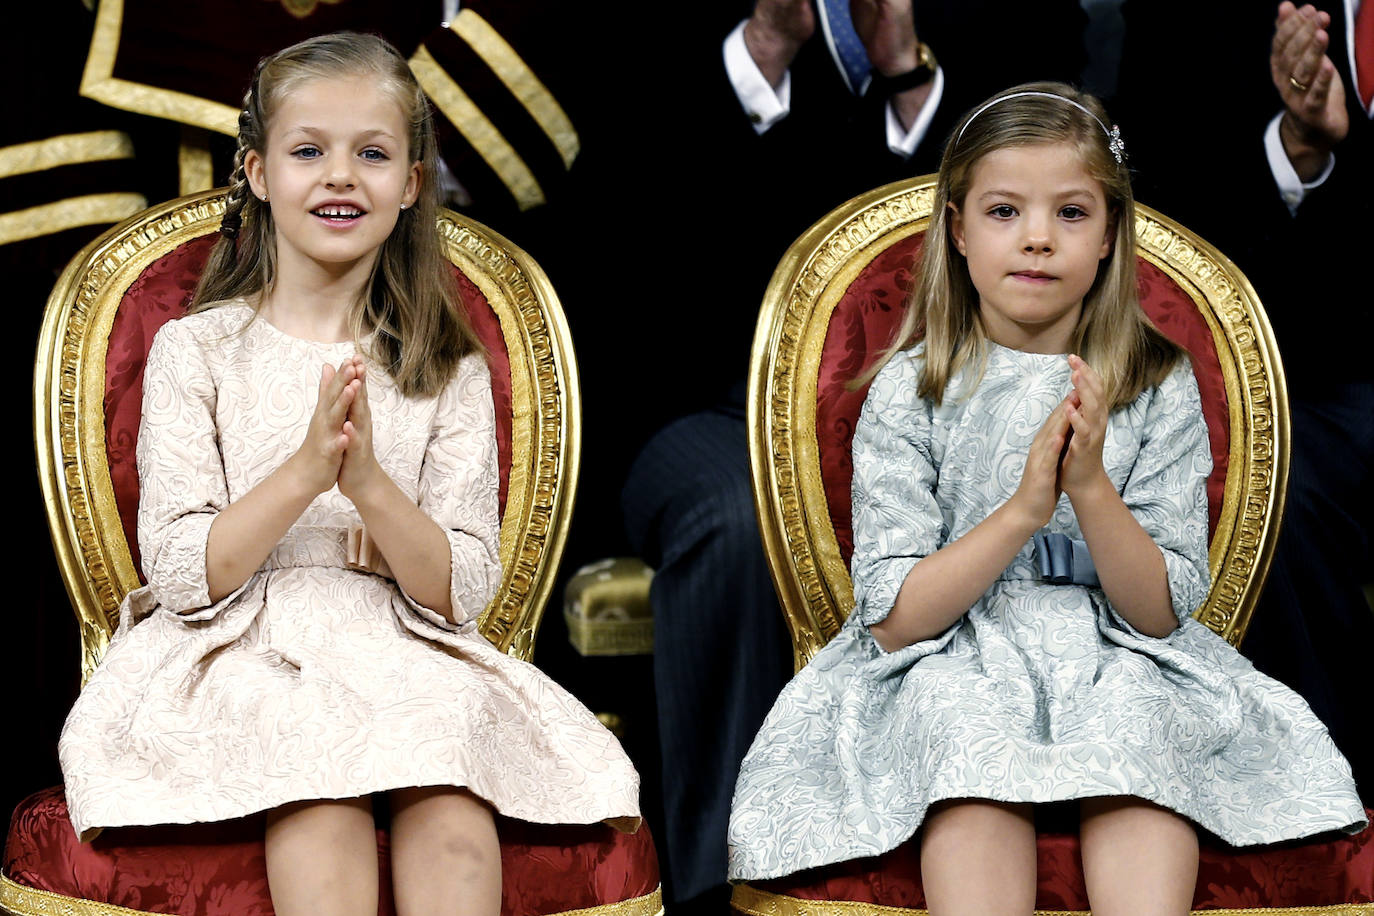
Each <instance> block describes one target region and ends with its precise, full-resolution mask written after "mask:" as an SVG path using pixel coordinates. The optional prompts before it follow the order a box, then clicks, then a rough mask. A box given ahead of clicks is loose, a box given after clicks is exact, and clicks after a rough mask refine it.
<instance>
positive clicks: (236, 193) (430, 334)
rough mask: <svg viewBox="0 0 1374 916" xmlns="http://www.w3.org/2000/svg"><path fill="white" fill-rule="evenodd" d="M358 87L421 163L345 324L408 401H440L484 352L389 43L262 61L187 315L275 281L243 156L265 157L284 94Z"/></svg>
mask: <svg viewBox="0 0 1374 916" xmlns="http://www.w3.org/2000/svg"><path fill="white" fill-rule="evenodd" d="M357 77H366V78H368V79H369V81H371V82H373V83H374V84H375V85H376V86H377V87H378V88H379V89H380V90H381V91H383V92H386V93H388V94H390V95H391V97H392V98H393V99H394V100H395V102H396V104H397V106H398V107H399V108H400V110H401V113H402V115H403V117H404V119H405V121H406V123H407V125H408V128H409V136H408V137H407V141H408V148H409V151H410V152H409V156H410V159H411V161H412V162H418V163H419V164H420V178H421V180H420V191H419V196H418V197H417V198H416V200H415V203H414V205H412V206H411V207H409V208H408V209H405V210H402V211H401V213H400V215H399V217H398V219H397V222H396V226H395V228H394V229H392V231H391V234H390V235H389V236H388V237H387V239H386V241H385V242H383V243H382V247H381V250H380V251H379V252H378V256H377V259H376V262H375V263H374V265H373V269H372V276H371V278H370V279H369V281H368V282H367V284H365V286H364V288H363V290H362V292H361V294H360V295H359V298H358V301H357V302H356V303H354V306H353V308H352V310H351V311H350V314H349V326H350V328H351V329H352V332H353V336H354V339H355V340H356V341H357V342H358V344H359V346H360V347H361V348H362V349H363V350H364V352H366V353H367V355H368V357H369V358H370V359H373V360H375V361H376V362H377V363H379V364H380V365H381V366H382V367H384V368H385V369H386V371H387V373H388V374H389V375H390V376H391V377H392V379H394V380H395V382H396V384H397V387H398V388H400V390H401V392H402V393H403V394H405V395H407V396H415V395H420V396H432V395H435V394H437V393H438V392H439V391H440V390H441V389H442V388H443V386H444V385H445V384H446V383H447V382H448V380H449V378H450V377H451V376H452V374H453V371H454V370H455V369H456V368H457V365H458V361H459V360H460V359H462V358H463V356H465V355H466V354H468V353H472V352H481V345H480V344H479V343H478V341H477V338H476V335H474V334H473V332H472V328H471V326H470V325H469V324H468V321H467V317H466V313H465V310H464V309H463V304H462V302H461V300H460V299H459V296H458V288H457V284H456V283H455V282H454V279H453V275H452V273H451V271H450V269H449V265H448V260H447V259H446V258H445V257H444V254H443V248H442V242H441V240H440V237H439V232H438V229H437V226H436V219H437V217H438V210H439V188H438V181H437V180H436V179H437V175H438V145H437V143H436V141H435V137H434V123H433V115H432V112H431V110H430V107H429V102H428V100H427V99H426V98H425V95H424V93H423V91H422V90H421V89H420V86H419V84H418V83H417V82H416V81H415V77H414V76H413V75H412V74H411V72H410V67H409V65H408V64H407V63H406V60H405V58H404V57H402V56H401V54H400V52H398V51H397V50H396V49H395V48H394V47H392V46H391V45H390V44H388V43H387V42H386V41H385V40H383V39H381V38H378V37H377V36H375V35H364V34H360V33H357V32H335V33H333V34H329V35H320V36H317V37H315V38H310V39H307V40H305V41H303V42H300V43H299V44H295V45H292V46H291V47H289V48H286V49H284V50H282V51H278V52H277V53H276V54H273V55H271V56H269V57H266V58H264V59H263V60H262V61H260V62H259V63H258V65H257V67H256V68H254V70H253V79H252V82H251V83H250V84H249V87H248V92H247V93H246V94H245V95H244V97H243V111H242V112H240V113H239V133H238V148H237V149H236V150H235V152H234V169H233V174H232V175H231V176H230V179H229V193H228V195H227V197H226V201H225V211H224V218H223V219H222V220H221V222H220V230H219V231H220V239H219V241H218V242H216V244H215V247H214V249H213V250H212V251H211V253H210V260H209V262H208V263H207V264H206V266H205V270H204V272H203V273H202V274H201V278H200V283H199V284H198V285H197V287H196V291H195V294H194V295H193V296H192V299H191V305H190V307H189V309H188V311H189V312H200V311H204V310H206V309H210V308H214V307H216V306H219V305H224V304H226V303H227V302H228V301H230V300H235V299H242V298H246V299H248V301H249V302H250V303H251V304H253V305H254V307H255V308H256V307H257V306H258V304H260V303H261V300H262V296H261V295H259V294H261V293H264V292H268V291H270V290H271V288H272V285H273V281H274V279H275V277H276V269H277V265H276V251H277V243H276V230H275V226H274V223H273V221H272V209H271V207H270V206H268V205H267V204H266V203H265V202H264V201H261V200H259V199H258V198H257V197H256V196H254V194H253V191H252V189H251V187H250V186H249V184H248V176H247V173H246V172H245V170H244V165H243V163H244V159H245V157H246V156H247V154H248V151H249V150H255V151H257V152H258V153H259V154H265V153H266V150H267V128H268V125H269V124H270V123H271V120H272V115H273V113H274V112H275V111H276V109H277V108H278V107H279V105H280V103H281V101H282V99H284V98H285V97H286V96H287V95H288V94H289V93H290V92H291V91H293V90H294V89H296V88H297V87H299V86H301V85H302V84H304V83H306V82H309V81H312V80H316V79H351V78H357Z"/></svg>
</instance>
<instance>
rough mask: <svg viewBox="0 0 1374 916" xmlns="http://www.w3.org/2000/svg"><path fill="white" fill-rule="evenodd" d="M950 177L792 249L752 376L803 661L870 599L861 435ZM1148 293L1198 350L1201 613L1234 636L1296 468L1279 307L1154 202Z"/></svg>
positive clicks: (1141, 237) (762, 459) (910, 188)
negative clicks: (857, 583) (859, 577)
mask: <svg viewBox="0 0 1374 916" xmlns="http://www.w3.org/2000/svg"><path fill="white" fill-rule="evenodd" d="M934 190H935V177H934V176H933V175H926V176H922V177H919V178H911V179H907V180H904V181H899V182H896V183H894V184H890V185H886V186H884V187H881V188H878V189H876V190H873V191H870V192H869V193H867V194H864V195H862V196H860V197H856V198H854V199H853V200H851V201H849V202H848V203H846V204H843V205H841V206H840V207H838V208H836V209H835V210H833V211H831V212H830V213H829V214H828V215H826V216H825V217H824V218H823V219H822V220H820V222H818V223H816V225H814V226H813V227H812V228H811V229H809V230H808V231H807V232H806V233H805V234H804V235H803V236H802V237H801V238H800V239H798V240H797V242H796V243H795V244H794V245H793V246H792V247H791V248H790V249H789V250H788V251H787V253H786V255H784V257H783V259H782V261H781V262H780V264H779V265H778V268H777V270H776V271H775V272H774V274H773V279H772V281H771V282H770V284H769V287H768V291H767V293H766V295H765V297H764V303H763V308H762V310H761V312H760V314H759V323H758V328H757V331H756V332H755V335H754V347H753V354H752V356H751V359H750V370H749V397H748V410H749V418H748V423H749V452H750V462H751V465H752V472H753V479H754V480H753V482H754V498H755V503H756V507H757V510H758V515H759V521H760V527H761V530H762V533H763V540H764V548H765V552H766V554H767V556H768V563H769V566H770V569H771V571H772V574H773V581H774V584H775V585H776V587H777V590H778V594H779V596H780V598H781V600H782V605H783V611H784V613H785V614H786V617H787V623H788V627H789V629H790V630H791V633H792V644H793V651H794V656H795V661H796V665H797V667H798V668H800V667H801V666H802V665H804V664H805V663H806V662H807V660H809V659H810V658H811V656H813V655H814V654H815V653H816V652H817V651H818V650H819V649H820V648H821V647H822V646H823V645H825V643H826V642H828V641H829V640H830V639H831V637H833V636H834V635H835V633H836V632H838V631H839V628H840V625H841V624H842V623H843V622H844V619H845V617H847V616H848V614H849V612H850V610H851V609H852V608H853V605H854V592H853V583H852V582H851V580H850V577H849V560H850V554H851V552H852V550H853V538H852V534H851V531H850V521H851V519H850V492H849V488H850V479H851V477H852V473H853V468H852V463H851V457H850V447H851V443H852V440H853V434H854V425H855V423H856V422H857V420H858V417H859V410H860V408H861V407H862V405H863V400H864V397H865V396H866V395H867V393H868V389H867V386H863V387H861V388H858V389H856V390H853V391H851V390H849V389H848V385H849V383H850V382H851V381H852V380H853V379H855V378H856V377H857V376H859V375H860V374H861V373H862V371H863V370H864V369H865V368H867V367H868V366H869V365H871V364H872V362H873V361H874V360H875V359H876V358H877V357H878V355H879V354H880V352H881V351H882V350H883V349H884V348H885V347H886V346H887V345H888V344H889V343H890V342H891V340H892V338H893V334H894V332H895V330H896V327H897V325H898V324H899V322H900V320H901V316H902V313H903V311H904V310H905V307H906V299H907V296H908V294H909V293H910V291H911V288H912V286H913V284H914V279H915V277H914V271H915V264H916V255H917V253H918V252H919V250H920V245H921V238H922V235H923V233H924V232H925V229H926V227H927V225H928V224H929V222H930V215H931V207H932V205H933V201H934ZM1135 228H1136V235H1137V241H1138V252H1137V254H1138V266H1139V273H1140V284H1139V285H1140V293H1141V302H1142V305H1143V306H1144V308H1145V311H1146V313H1147V314H1149V316H1150V318H1151V320H1153V321H1154V323H1155V325H1156V326H1157V327H1159V329H1160V330H1161V331H1163V332H1164V333H1165V334H1166V335H1168V336H1169V337H1170V338H1171V339H1172V340H1174V341H1175V342H1176V343H1178V344H1180V345H1181V346H1183V347H1184V349H1186V350H1187V351H1188V352H1189V354H1190V356H1191V357H1192V360H1193V367H1194V371H1195V373H1196V375H1197V377H1198V386H1199V388H1200V389H1201V393H1202V401H1203V413H1204V415H1205V416H1206V419H1207V424H1208V430H1209V435H1210V442H1211V446H1212V457H1213V464H1214V468H1213V472H1212V476H1211V478H1210V479H1209V480H1208V498H1209V503H1210V522H1211V548H1210V554H1209V563H1210V567H1211V573H1212V589H1211V592H1210V593H1209V594H1208V596H1207V600H1206V601H1205V602H1204V603H1203V604H1202V606H1201V607H1200V608H1199V609H1198V610H1197V612H1196V614H1195V615H1194V616H1196V617H1197V618H1198V619H1199V620H1201V621H1202V622H1203V623H1205V624H1206V625H1207V626H1209V627H1211V628H1212V629H1213V630H1215V631H1216V632H1217V633H1219V634H1221V635H1222V636H1223V637H1225V638H1226V639H1227V640H1229V641H1230V642H1231V643H1232V644H1233V645H1234V644H1239V642H1240V640H1241V637H1242V636H1244V634H1245V628H1246V626H1247V625H1248V623H1249V619H1250V614H1251V612H1252V611H1253V609H1254V604H1255V601H1256V599H1257V597H1258V592H1259V587H1260V586H1261V585H1262V584H1263V581H1264V577H1265V575H1266V573H1267V572H1268V568H1269V561H1270V558H1271V556H1272V553H1273V548H1274V542H1275V539H1276V537H1277V534H1278V524H1279V518H1280V516H1281V515H1282V511H1283V496H1284V488H1285V485H1286V483H1287V475H1288V406H1287V394H1286V389H1285V386H1284V378H1283V369H1282V366H1281V364H1280V362H1279V356H1278V348H1277V346H1276V345H1275V343H1274V337H1273V332H1272V331H1271V330H1270V327H1269V322H1268V319H1267V318H1266V317H1265V315H1264V311H1263V309H1262V308H1261V306H1260V303H1259V299H1258V298H1257V297H1256V296H1255V293H1254V290H1253V289H1251V287H1250V284H1249V282H1248V281H1246V279H1245V277H1244V275H1242V274H1241V272H1240V271H1239V270H1238V269H1237V268H1236V266H1235V265H1234V264H1232V263H1231V262H1230V261H1228V260H1227V259H1226V258H1225V257H1223V256H1222V255H1221V254H1220V253H1219V252H1217V251H1216V250H1215V249H1214V248H1212V247H1211V246H1210V245H1208V244H1207V243H1206V242H1204V241H1203V240H1201V239H1200V238H1198V237H1197V236H1195V235H1193V234H1192V233H1191V232H1189V231H1188V230H1187V229H1185V228H1183V227H1182V226H1179V225H1178V224H1177V223H1174V222H1173V221H1171V220H1169V219H1168V218H1166V217H1164V216H1163V215H1161V214H1159V213H1157V212H1155V211H1154V210H1152V209H1150V208H1149V207H1144V206H1138V207H1137V212H1136V227H1135Z"/></svg>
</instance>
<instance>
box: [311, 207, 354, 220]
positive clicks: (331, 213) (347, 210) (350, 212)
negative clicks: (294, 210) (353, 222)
mask: <svg viewBox="0 0 1374 916" xmlns="http://www.w3.org/2000/svg"><path fill="white" fill-rule="evenodd" d="M311 212H313V213H315V214H317V215H318V216H325V217H329V218H330V219H352V218H353V217H356V216H362V215H363V211H361V210H358V209H355V208H353V207H320V208H319V209H318V210H313V211H311Z"/></svg>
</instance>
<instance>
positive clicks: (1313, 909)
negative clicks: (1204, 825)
mask: <svg viewBox="0 0 1374 916" xmlns="http://www.w3.org/2000/svg"><path fill="white" fill-rule="evenodd" d="M730 908H731V909H733V910H734V911H735V912H737V913H744V914H747V916H869V914H872V916H927V914H928V912H929V911H928V910H925V909H915V908H912V907H902V906H881V905H879V904H876V903H860V902H858V901H853V900H833V901H832V900H803V899H802V898H800V897H789V896H787V895H786V894H774V893H771V892H769V891H763V890H759V889H758V888H754V887H750V886H749V885H747V884H737V885H735V889H734V891H733V892H732V893H731V896H730ZM1193 914H1194V916H1374V903H1339V904H1335V905H1334V906H1294V907H1287V906H1283V907H1278V906H1257V907H1241V908H1232V907H1222V908H1219V909H1206V910H1194V911H1193ZM1035 916H1089V914H1088V911H1087V910H1036V911H1035Z"/></svg>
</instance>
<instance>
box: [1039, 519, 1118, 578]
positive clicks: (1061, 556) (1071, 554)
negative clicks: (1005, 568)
mask: <svg viewBox="0 0 1374 916" xmlns="http://www.w3.org/2000/svg"><path fill="white" fill-rule="evenodd" d="M1031 540H1032V541H1034V542H1035V563H1036V566H1038V567H1039V569H1040V578H1042V579H1044V580H1045V581H1046V582H1052V583H1054V584H1055V585H1086V586H1089V587H1090V588H1101V587H1102V583H1101V582H1099V581H1098V579H1097V567H1095V566H1093V558H1092V554H1090V553H1088V544H1087V542H1086V541H1080V540H1077V539H1076V538H1071V537H1069V536H1068V535H1066V534H1058V533H1054V532H1051V531H1048V530H1046V529H1044V528H1041V529H1040V530H1039V531H1037V532H1035V534H1034V536H1032V538H1031Z"/></svg>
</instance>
